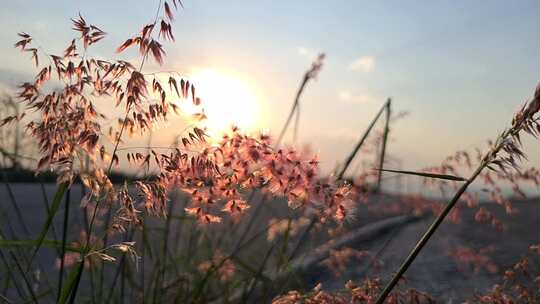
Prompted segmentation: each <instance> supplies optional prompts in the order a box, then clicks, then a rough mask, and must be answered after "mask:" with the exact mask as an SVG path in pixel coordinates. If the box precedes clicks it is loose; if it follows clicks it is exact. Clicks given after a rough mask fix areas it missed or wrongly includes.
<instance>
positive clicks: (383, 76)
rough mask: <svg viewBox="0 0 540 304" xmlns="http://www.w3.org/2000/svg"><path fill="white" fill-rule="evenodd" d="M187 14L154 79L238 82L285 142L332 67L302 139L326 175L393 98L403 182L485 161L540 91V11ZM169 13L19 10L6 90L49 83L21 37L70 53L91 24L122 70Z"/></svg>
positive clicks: (497, 4)
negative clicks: (428, 171)
mask: <svg viewBox="0 0 540 304" xmlns="http://www.w3.org/2000/svg"><path fill="white" fill-rule="evenodd" d="M183 4H184V9H182V10H180V11H179V12H178V13H177V14H176V20H175V22H174V25H173V26H174V32H175V36H176V42H175V43H174V44H172V43H167V44H165V50H166V52H167V57H166V61H165V65H164V66H161V67H160V66H158V65H156V64H148V65H146V67H145V70H146V71H147V72H148V71H160V70H175V71H178V72H179V73H181V74H184V73H185V74H190V73H192V72H193V71H196V70H212V71H217V72H218V73H220V74H222V75H227V76H228V77H232V78H234V79H236V80H238V81H239V82H241V83H242V85H244V86H245V87H248V88H249V91H250V92H251V93H250V94H251V96H252V97H253V98H252V99H253V102H255V103H256V104H257V115H258V116H257V117H258V123H257V128H262V129H265V130H269V132H270V133H271V134H273V135H277V133H278V132H279V130H280V128H281V126H282V125H283V123H284V121H285V119H286V115H287V113H288V111H289V108H290V106H291V102H292V100H293V98H294V94H295V92H296V89H297V87H298V85H299V82H300V80H301V77H302V75H303V73H304V71H305V70H306V69H307V68H308V67H309V66H310V63H311V61H312V60H313V59H314V57H315V56H316V55H317V54H318V53H319V52H324V53H326V55H327V58H326V61H325V65H324V67H323V69H322V71H321V73H320V75H319V76H318V77H317V79H316V80H315V81H313V82H310V83H309V84H308V86H307V88H306V91H305V93H304V95H303V96H302V100H301V105H302V106H301V108H302V112H301V118H300V128H299V142H300V144H309V145H310V146H311V147H312V149H313V150H314V151H315V152H317V153H318V154H319V155H320V158H321V166H322V168H323V169H324V170H330V169H331V168H333V167H334V166H335V164H336V163H337V162H341V161H342V160H343V159H344V158H345V157H346V155H347V154H348V153H349V151H350V150H351V149H352V147H353V146H354V144H355V142H356V141H357V140H358V138H359V137H360V136H361V134H362V132H363V131H364V130H365V129H366V127H367V126H368V124H369V122H370V120H371V118H372V117H373V116H374V115H375V113H376V112H377V111H378V108H379V107H381V105H382V104H383V103H384V102H385V100H386V99H387V98H388V97H392V99H393V107H394V108H393V111H394V112H395V113H398V112H401V111H406V112H407V113H408V115H407V116H406V117H404V118H402V119H400V120H398V121H396V122H395V123H393V125H392V126H391V141H390V143H389V147H388V152H389V154H390V155H391V157H392V159H398V160H399V161H400V164H401V165H400V166H401V168H403V169H410V170H416V169H419V168H423V167H426V166H431V165H436V164H439V163H440V162H441V161H442V160H443V159H444V158H445V157H446V156H448V155H450V154H452V153H453V152H455V151H457V150H460V149H472V148H475V147H480V148H484V147H485V143H486V141H487V139H489V138H494V137H496V136H497V134H498V133H499V132H500V131H502V130H503V129H504V128H505V127H506V126H507V125H508V124H509V122H510V120H511V117H512V115H513V113H514V112H515V111H516V110H517V109H519V107H520V106H521V105H523V103H524V102H525V101H526V100H527V99H528V98H529V97H530V96H532V94H533V92H534V89H535V87H536V84H537V83H539V82H540V74H539V72H538V71H540V60H538V54H540V39H538V38H539V37H540V27H538V17H537V16H538V15H537V13H538V11H539V9H540V2H538V1H337V0H336V1H318V0H306V1H304V0H297V1H285V0H274V1H253V0H250V1H248V0H245V1H244V0H242V1H240V0H232V1H204V0H198V1H194V0H184V1H183ZM156 6H157V1H110V0H109V1H101V0H96V1H75V0H70V1H30V0H29V1H5V2H4V3H2V9H1V10H0V27H1V28H2V29H3V30H2V31H0V58H1V59H0V88H3V89H6V90H10V89H11V88H13V86H14V85H16V84H17V83H18V82H20V81H24V80H27V79H29V78H30V77H32V73H34V72H35V71H34V68H33V66H32V63H31V61H30V60H29V58H28V56H26V55H25V54H21V53H20V52H19V51H18V50H15V49H14V48H13V43H14V42H15V41H16V40H17V37H16V33H17V32H20V31H25V32H28V33H30V34H32V35H33V36H34V37H35V39H36V41H37V42H38V43H39V44H40V45H41V46H42V47H44V48H46V49H47V50H50V51H49V52H51V53H60V52H61V50H63V49H64V48H65V46H66V45H67V43H68V42H69V41H70V40H71V39H72V38H73V37H74V33H73V32H72V31H71V30H70V28H71V23H70V18H72V17H74V16H76V15H77V14H78V13H79V12H80V13H81V14H82V15H83V16H84V18H85V19H86V20H87V21H88V22H90V23H92V24H95V25H97V26H99V27H100V28H102V29H103V30H104V31H106V32H107V33H108V35H107V38H106V39H105V40H103V42H101V43H100V45H99V46H97V47H96V48H95V49H92V52H93V54H94V55H96V56H101V57H103V58H110V57H111V56H114V53H113V52H112V51H111V50H114V49H115V48H116V47H117V46H118V45H120V44H121V43H122V42H123V41H124V40H125V39H126V38H129V37H130V36H131V35H133V34H135V33H136V32H137V31H138V30H139V29H140V28H141V26H142V25H144V24H146V23H148V22H149V21H151V20H152V19H153V16H154V12H155V8H156ZM122 56H124V58H126V59H130V58H134V57H135V53H133V52H132V53H130V52H127V53H126V54H123V55H122ZM122 56H121V57H122ZM232 107H233V108H234V105H232ZM171 129H172V130H173V131H174V130H177V128H174V125H173V128H171ZM170 132H172V131H171V130H170V129H164V130H160V131H157V132H156V134H157V135H154V137H155V138H154V141H163V142H165V141H166V140H169V137H167V135H170V134H169V133H170ZM287 140H288V141H290V136H289V137H287V138H286V141H287ZM525 148H526V151H527V152H528V154H529V159H530V161H531V164H532V165H537V166H538V165H540V153H539V152H540V143H539V142H537V141H536V142H535V141H532V140H528V141H526V142H525ZM396 164H397V163H396ZM391 165H393V164H390V166H391Z"/></svg>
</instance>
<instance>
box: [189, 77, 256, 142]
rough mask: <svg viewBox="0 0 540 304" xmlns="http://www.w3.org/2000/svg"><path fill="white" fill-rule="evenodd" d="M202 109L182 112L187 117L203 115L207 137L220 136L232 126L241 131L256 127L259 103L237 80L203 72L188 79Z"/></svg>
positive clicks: (192, 108)
mask: <svg viewBox="0 0 540 304" xmlns="http://www.w3.org/2000/svg"><path fill="white" fill-rule="evenodd" d="M191 80H192V81H193V83H194V85H195V87H196V90H197V96H199V97H200V98H201V105H200V106H198V107H195V106H191V107H190V108H187V109H184V110H186V111H187V112H188V113H189V112H191V113H192V114H193V113H196V112H200V111H204V114H205V115H206V117H207V119H206V120H205V121H203V122H202V124H203V125H204V126H206V128H207V131H208V132H209V134H210V135H214V136H215V135H220V134H221V133H223V132H225V131H227V130H229V129H230V127H231V126H233V125H234V126H237V127H240V128H241V129H242V130H244V131H254V130H255V128H256V127H258V126H257V125H256V124H257V119H258V116H259V107H258V105H259V104H258V100H257V97H256V94H255V92H254V90H253V89H252V88H251V87H250V86H249V85H248V84H247V83H246V82H245V81H242V80H241V79H240V78H237V77H234V76H233V75H229V74H225V73H220V72H217V71H214V70H210V69H206V70H201V71H198V72H196V73H194V74H193V76H192V77H191Z"/></svg>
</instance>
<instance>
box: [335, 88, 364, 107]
mask: <svg viewBox="0 0 540 304" xmlns="http://www.w3.org/2000/svg"><path fill="white" fill-rule="evenodd" d="M338 98H339V99H340V100H341V101H343V102H345V103H347V104H363V103H367V102H370V101H372V100H373V96H371V95H370V94H369V93H351V92H350V91H348V90H342V91H339V92H338Z"/></svg>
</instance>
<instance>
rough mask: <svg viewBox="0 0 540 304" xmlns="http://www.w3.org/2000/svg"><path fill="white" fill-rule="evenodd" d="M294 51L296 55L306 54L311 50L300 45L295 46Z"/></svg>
mask: <svg viewBox="0 0 540 304" xmlns="http://www.w3.org/2000/svg"><path fill="white" fill-rule="evenodd" d="M296 53H297V54H298V55H300V56H307V55H308V54H310V53H311V51H310V50H308V49H307V48H305V47H302V46H300V47H297V48H296Z"/></svg>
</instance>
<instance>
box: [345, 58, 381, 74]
mask: <svg viewBox="0 0 540 304" xmlns="http://www.w3.org/2000/svg"><path fill="white" fill-rule="evenodd" d="M374 68H375V57H372V56H362V57H359V58H357V59H355V60H354V61H353V62H351V64H350V65H349V70H351V71H362V72H366V73H369V72H371V71H372V70H373V69H374Z"/></svg>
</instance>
